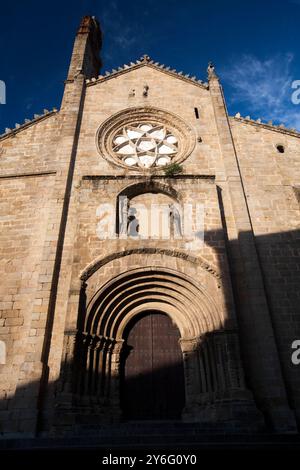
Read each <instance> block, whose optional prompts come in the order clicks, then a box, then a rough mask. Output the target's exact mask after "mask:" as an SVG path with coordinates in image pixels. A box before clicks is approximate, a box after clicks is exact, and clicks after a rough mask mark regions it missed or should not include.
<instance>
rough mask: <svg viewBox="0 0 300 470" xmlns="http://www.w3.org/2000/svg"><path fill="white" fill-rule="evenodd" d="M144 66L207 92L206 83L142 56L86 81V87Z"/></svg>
mask: <svg viewBox="0 0 300 470" xmlns="http://www.w3.org/2000/svg"><path fill="white" fill-rule="evenodd" d="M144 66H148V67H151V68H153V69H155V70H159V71H160V72H163V73H166V74H167V75H170V76H171V77H175V78H179V79H180V80H183V81H185V82H188V83H192V84H193V85H196V86H199V87H200V88H203V89H205V90H208V83H204V82H203V81H202V80H198V79H197V77H195V76H192V77H190V75H189V74H184V73H183V72H177V70H175V69H171V67H168V66H165V65H164V64H160V63H159V62H154V60H152V59H150V57H149V56H148V55H143V56H142V57H141V58H140V59H139V60H136V61H135V62H130V64H124V65H123V66H122V67H118V69H112V71H111V72H105V73H104V75H99V76H98V78H92V79H88V80H86V84H87V86H92V85H95V84H97V83H100V82H104V81H106V80H110V79H111V78H115V77H118V76H119V75H123V74H124V73H127V72H129V71H131V70H136V69H139V68H141V67H144Z"/></svg>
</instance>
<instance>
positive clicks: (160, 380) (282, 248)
mask: <svg viewBox="0 0 300 470" xmlns="http://www.w3.org/2000/svg"><path fill="white" fill-rule="evenodd" d="M223 224H224V232H225V233H226V224H225V221H224V218H223ZM251 237H252V234H251V233H242V234H241V235H240V240H239V243H237V240H233V241H230V242H229V241H228V240H227V239H226V237H225V239H224V233H223V232H219V233H218V232H208V233H207V234H206V239H205V240H206V243H208V244H210V245H211V246H212V247H214V248H216V253H221V256H223V255H224V251H225V250H226V252H227V254H228V258H229V272H230V277H231V282H232V285H233V292H234V298H235V305H236V311H237V320H238V326H239V339H240V345H241V353H242V362H243V369H244V373H245V379H246V386H247V388H248V389H249V390H251V391H252V392H253V393H254V398H255V400H256V404H257V405H258V408H259V409H261V410H262V411H263V412H265V409H264V406H265V404H264V403H263V402H262V401H259V400H258V399H257V384H256V379H255V376H256V371H255V370H254V369H253V361H252V365H251V364H250V363H249V357H251V356H252V357H253V354H256V357H257V367H258V368H259V367H260V360H259V359H258V355H257V351H256V352H255V351H254V349H255V348H256V335H257V334H258V330H256V329H255V328H259V322H258V323H256V325H254V323H253V324H251V322H250V323H249V317H248V320H247V321H245V316H244V315H241V313H240V312H242V311H243V310H245V308H246V307H245V306H247V304H249V303H250V299H251V296H253V290H252V289H251V288H249V279H248V280H247V279H246V278H245V275H244V273H245V266H244V265H243V263H242V262H241V256H240V255H241V245H243V247H244V248H243V250H247V249H249V258H248V259H249V261H248V263H249V265H248V270H249V269H250V272H251V264H252V259H251V249H252V248H251ZM143 243H146V242H143ZM255 243H256V251H257V254H258V260H259V264H260V266H261V270H262V275H263V279H262V281H263V285H264V288H265V294H266V297H267V300H268V304H269V310H270V317H271V323H272V328H273V330H274V333H275V339H276V345H277V348H278V351H279V357H280V363H281V364H280V365H281V372H282V374H283V378H284V385H285V388H286V391H287V396H288V402H289V406H290V408H291V409H292V410H294V411H296V413H299V392H300V374H299V371H300V370H299V367H300V366H298V368H297V366H295V365H293V364H292V361H291V355H292V352H293V351H292V349H291V345H292V342H293V341H294V340H295V339H300V317H299V304H300V289H299V285H300V267H299V260H300V231H291V232H285V233H274V234H269V235H265V236H257V237H256V239H255ZM220 246H221V247H222V246H224V249H225V250H224V251H223V253H222V249H221V250H220ZM243 254H245V251H244V253H243ZM58 265H59V263H58ZM252 275H253V277H255V276H257V272H255V271H254V272H253V273H252ZM161 313H163V312H161ZM256 320H257V319H256ZM252 328H253V330H252ZM261 328H262V331H261V332H260V335H263V332H264V329H265V324H264V322H263V320H262V323H261ZM225 331H226V330H225ZM0 333H1V332H0ZM128 334H129V333H128ZM220 337H222V331H216V332H212V333H211V336H210V337H209V335H208V336H206V337H205V338H203V343H202V344H201V345H199V348H200V349H201V348H203V350H202V352H201V357H202V359H201V360H202V363H201V360H200V362H199V359H198V367H199V370H200V371H201V373H200V375H199V380H200V382H199V383H198V387H199V388H198V389H199V391H200V394H199V396H200V402H199V404H200V405H201V400H202V401H203V403H202V404H203V412H202V416H203V422H205V421H206V422H207V419H208V420H209V419H210V418H211V417H212V415H213V414H214V413H215V414H216V413H217V411H216V406H217V405H216V403H218V404H219V409H221V414H222V415H223V416H225V415H226V406H225V405H224V406H223V403H224V402H226V400H228V398H229V397H228V396H226V393H227V392H224V390H226V389H228V387H227V388H226V383H227V385H228V382H226V381H228V380H230V379H228V378H226V370H227V369H226V365H224V364H225V363H226V361H227V360H230V357H229V356H228V354H229V349H230V348H228V344H229V343H228V338H227V339H224V340H223V339H222V340H220V339H219V338H220ZM211 338H214V339H211ZM216 338H217V339H216ZM127 339H130V337H128V338H127ZM148 339H149V338H148ZM152 340H153V337H152ZM1 341H5V338H3V337H2V338H1ZM135 341H137V345H138V347H140V349H142V347H143V344H144V339H143V335H142V336H141V337H140V339H139V337H137V338H135ZM129 343H130V341H129ZM205 344H206V346H205ZM129 346H130V344H129ZM257 346H258V347H259V345H257ZM107 348H109V344H107ZM107 351H108V349H107ZM2 352H3V343H2ZM127 353H128V350H127ZM148 353H149V351H148ZM148 353H147V350H146V351H144V356H142V357H144V359H141V357H140V358H139V360H138V362H139V361H141V362H142V363H143V364H144V366H145V361H146V357H147V354H148ZM96 354H97V353H96ZM124 354H125V353H124ZM260 354H263V356H262V357H261V359H262V360H263V361H264V362H265V363H266V362H268V361H269V367H270V375H272V369H273V367H274V364H275V365H276V361H277V358H276V357H274V354H273V351H272V350H271V352H270V350H269V348H268V338H266V341H265V349H264V350H260ZM183 357H184V356H183ZM128 358H130V354H129V356H128ZM198 358H199V355H198ZM148 359H149V358H147V360H148ZM99 360H100V358H99ZM152 360H153V358H152ZM76 361H78V357H77V358H75V363H69V362H65V363H63V364H62V371H61V377H60V380H59V382H58V383H57V384H51V383H49V384H48V386H47V394H40V390H41V388H40V387H41V384H40V383H29V384H28V385H26V386H22V387H19V388H18V389H17V392H16V395H15V397H14V398H10V399H5V397H4V398H3V399H2V400H1V402H0V409H1V411H0V432H1V434H2V435H3V432H5V433H7V437H9V435H10V436H13V435H17V434H18V433H23V434H24V435H26V433H29V434H30V430H32V427H33V422H35V421H37V423H38V424H37V430H36V432H37V433H40V432H41V431H43V430H46V429H49V428H50V427H51V422H52V412H53V409H54V405H55V406H56V408H55V410H56V411H55V421H56V423H58V428H59V429H60V431H59V432H62V433H63V432H64V431H63V429H65V430H67V429H72V428H74V429H75V431H74V432H75V434H76V433H77V432H78V433H79V434H80V432H81V431H80V429H81V428H80V426H86V427H87V428H88V427H89V426H93V425H95V426H98V425H99V422H101V423H105V422H106V423H108V422H109V420H110V421H112V422H114V421H118V419H120V418H122V419H125V418H127V419H134V420H136V419H139V416H141V415H143V413H144V415H143V416H144V418H142V419H152V418H153V416H152V417H151V409H152V410H154V409H156V412H155V413H157V414H159V415H160V416H162V417H163V418H162V419H177V416H178V415H179V414H180V409H181V408H182V409H183V410H184V408H185V407H186V387H187V383H185V390H184V389H183V386H182V385H180V386H179V387H178V390H179V394H178V396H179V397H180V398H178V402H176V400H175V402H174V403H175V404H176V403H177V404H176V406H175V405H174V403H173V404H172V406H173V405H174V406H173V408H172V406H169V405H168V403H167V398H166V397H170V396H171V397H172V398H173V397H174V396H175V395H176V393H177V392H178V390H176V392H175V383H174V377H175V376H177V375H178V371H179V370H182V367H183V362H181V360H180V361H177V362H176V364H162V363H158V365H157V367H156V368H153V366H152V369H151V371H150V372H149V371H148V372H147V371H146V370H144V369H142V370H141V371H139V370H138V363H137V364H136V365H133V366H132V369H131V372H130V374H129V375H127V376H126V374H127V372H126V366H125V364H126V362H123V363H122V364H121V396H119V398H121V405H122V409H123V414H122V415H121V416H120V407H119V403H118V400H117V399H116V394H114V395H113V399H112V400H111V396H112V395H111V391H112V390H113V389H114V390H115V389H116V387H118V386H119V385H120V384H119V382H118V381H119V379H118V378H117V379H116V378H114V379H112V378H109V379H108V378H107V376H106V375H105V374H104V375H102V378H103V380H104V381H102V382H101V380H100V377H101V364H98V367H99V369H98V370H99V371H100V373H99V375H98V378H97V376H95V375H92V374H91V372H90V368H86V371H87V374H85V377H84V379H83V378H82V376H81V377H79V376H78V374H79V375H80V373H81V370H80V368H78V362H76ZM143 361H144V362H143ZM212 362H213V363H214V368H213V367H212V366H211V364H212ZM5 367H6V366H5V365H1V366H0V368H1V369H3V370H4V368H5ZM135 367H137V369H135ZM224 368H225V369H224ZM174 371H177V372H176V373H175V372H174ZM216 371H217V372H216ZM185 374H186V371H185ZM216 374H219V375H216ZM179 375H180V373H179ZM74 377H75V378H76V380H75V382H74ZM44 380H47V377H46V378H45V377H44ZM83 381H85V384H84V385H82V383H83ZM115 381H117V382H118V383H117V384H116V383H114V382H115ZM222 381H223V382H222ZM179 382H180V383H181V384H182V381H181V379H180V380H179ZM185 382H186V378H185ZM221 383H223V384H225V387H223V389H222V387H221V386H220V384H221ZM78 384H81V385H80V387H81V391H80V390H78ZM154 384H156V386H157V388H155V386H154ZM163 384H164V385H163ZM214 384H217V388H216V386H214ZM74 387H75V389H76V390H75V393H74ZM97 387H99V393H98V392H97V393H96V394H95V390H98V389H97ZM159 387H161V389H160V388H159ZM176 387H177V385H176ZM201 387H202V388H201ZM205 387H206V388H205ZM214 387H215V388H214ZM275 388H277V385H276V384H274V390H275ZM42 390H45V382H44V383H43V384H42ZM157 390H158V392H157ZM159 390H160V391H159ZM166 390H167V393H166V394H165V391H166ZM180 390H181V391H180ZM222 390H223V392H222ZM91 391H92V393H90V392H91ZM222 393H223V395H222ZM224 393H225V395H224ZM276 393H277V392H276V391H274V396H276ZM297 393H298V395H297ZM161 397H164V398H163V399H162V398H161ZM37 398H38V409H37V407H36V406H34V407H33V403H35V400H36V399H37ZM57 398H59V400H58V402H57ZM243 400H244V398H243V399H242V400H240V405H241V408H243V406H244V405H245V412H246V413H249V414H251V413H252V412H253V409H251V410H250V408H248V406H249V402H247V401H243ZM266 400H267V397H266ZM184 401H185V404H184ZM235 402H236V403H237V402H239V399H238V395H237V396H236V397H235ZM149 403H152V405H151V407H149V406H148V405H149ZM171 403H172V402H171ZM144 405H145V407H144ZM168 406H169V408H168ZM79 408H80V410H81V411H80V413H79V414H78V413H77V411H78V409H79ZM164 409H165V411H163V410H164ZM167 409H169V410H170V409H171V410H172V409H173V411H166V410H167ZM76 410H77V411H76ZM138 410H140V411H138ZM147 410H148V411H147ZM149 410H150V411H149ZM297 410H298V411H297ZM240 412H241V414H243V412H242V410H240ZM76 413H77V416H76ZM149 413H150V414H149ZM168 413H169V414H168ZM147 414H148V416H149V418H147ZM157 414H156V415H155V416H154V419H156V417H157ZM254 414H255V413H254ZM265 416H266V415H265ZM209 417H210V418H209ZM299 418H300V417H299V415H298V419H299ZM267 425H270V428H269V429H271V427H272V423H269V422H268V420H267ZM78 426H79V427H78ZM236 429H237V431H238V432H239V429H238V428H236ZM232 431H234V423H233V429H232Z"/></svg>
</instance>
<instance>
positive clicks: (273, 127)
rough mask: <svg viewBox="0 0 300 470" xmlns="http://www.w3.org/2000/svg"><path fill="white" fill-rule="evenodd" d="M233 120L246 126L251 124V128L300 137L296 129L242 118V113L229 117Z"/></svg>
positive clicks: (270, 122)
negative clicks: (261, 128)
mask: <svg viewBox="0 0 300 470" xmlns="http://www.w3.org/2000/svg"><path fill="white" fill-rule="evenodd" d="M229 118H230V119H231V120H235V121H238V122H242V123H244V124H250V125H251V126H258V127H263V128H265V129H268V130H271V131H275V132H279V133H281V134H288V135H292V136H294V137H298V139H299V137H300V131H297V130H296V129H289V128H287V127H285V126H284V124H279V125H278V126H276V125H275V124H273V123H272V121H269V122H262V120H261V119H257V120H256V121H255V120H254V119H251V118H250V116H246V117H242V116H241V115H240V113H237V114H236V115H235V116H229Z"/></svg>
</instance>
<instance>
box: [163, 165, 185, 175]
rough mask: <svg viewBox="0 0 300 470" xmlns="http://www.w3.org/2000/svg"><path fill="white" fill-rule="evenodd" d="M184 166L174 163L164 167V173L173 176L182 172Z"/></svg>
mask: <svg viewBox="0 0 300 470" xmlns="http://www.w3.org/2000/svg"><path fill="white" fill-rule="evenodd" d="M182 171H183V168H182V166H181V165H179V164H178V163H172V164H171V165H168V166H166V167H165V168H164V173H165V175H166V176H173V175H176V174H178V173H182Z"/></svg>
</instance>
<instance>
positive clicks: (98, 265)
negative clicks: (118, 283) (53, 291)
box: [80, 248, 221, 281]
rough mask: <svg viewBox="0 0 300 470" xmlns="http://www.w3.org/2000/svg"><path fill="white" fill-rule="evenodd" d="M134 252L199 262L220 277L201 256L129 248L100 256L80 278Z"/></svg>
mask: <svg viewBox="0 0 300 470" xmlns="http://www.w3.org/2000/svg"><path fill="white" fill-rule="evenodd" d="M134 254H162V255H167V256H174V257H176V258H181V259H183V260H186V261H190V262H191V263H194V264H197V265H198V266H200V267H201V268H202V269H205V270H206V271H208V272H209V273H210V274H212V275H213V276H214V277H215V278H217V279H220V278H221V274H220V273H219V272H218V271H217V270H216V268H214V267H213V266H211V265H210V264H208V263H207V262H206V261H205V260H203V259H202V258H200V257H197V258H196V257H195V256H191V255H188V254H187V253H183V252H182V251H177V250H167V249H160V248H135V249H129V250H123V251H119V252H117V253H112V254H111V255H108V256H106V257H105V258H102V257H99V258H97V259H95V260H93V261H92V263H90V264H89V265H88V266H87V267H86V268H85V269H84V270H83V271H82V272H81V274H80V279H81V280H82V281H86V280H87V279H88V278H89V277H90V276H91V275H92V274H94V273H95V272H96V271H97V270H98V269H99V268H101V267H102V266H104V265H105V264H107V263H109V262H110V261H113V260H114V259H118V258H123V257H124V256H129V255H134Z"/></svg>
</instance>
